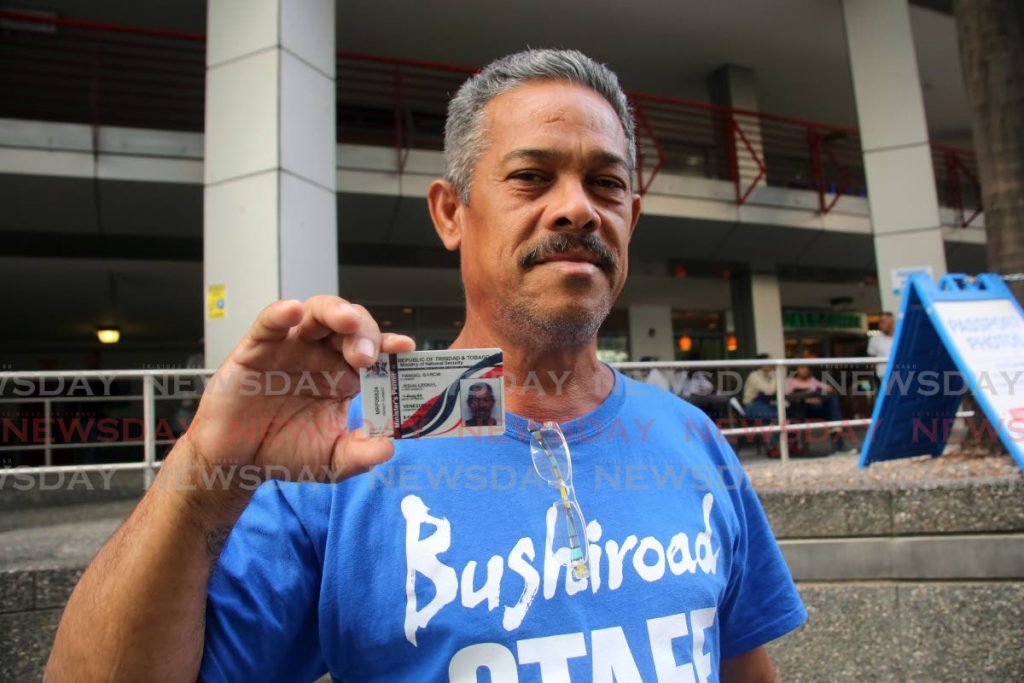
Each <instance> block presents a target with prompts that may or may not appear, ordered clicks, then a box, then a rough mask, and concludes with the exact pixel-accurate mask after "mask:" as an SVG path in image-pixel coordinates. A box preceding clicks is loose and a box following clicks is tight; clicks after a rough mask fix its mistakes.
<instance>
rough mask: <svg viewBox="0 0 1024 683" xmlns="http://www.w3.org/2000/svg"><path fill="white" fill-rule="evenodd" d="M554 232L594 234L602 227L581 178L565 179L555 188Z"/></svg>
mask: <svg viewBox="0 0 1024 683" xmlns="http://www.w3.org/2000/svg"><path fill="white" fill-rule="evenodd" d="M554 201H555V204H554V214H553V215H554V221H553V225H552V229H554V230H576V231H580V232H593V231H594V230H597V229H598V228H599V227H600V225H601V217H600V214H598V212H597V209H596V208H595V206H594V201H593V197H591V196H590V193H588V192H587V188H586V185H585V183H584V181H583V180H582V179H580V178H565V179H563V180H561V181H560V182H559V183H558V186H557V187H556V188H555V199H554Z"/></svg>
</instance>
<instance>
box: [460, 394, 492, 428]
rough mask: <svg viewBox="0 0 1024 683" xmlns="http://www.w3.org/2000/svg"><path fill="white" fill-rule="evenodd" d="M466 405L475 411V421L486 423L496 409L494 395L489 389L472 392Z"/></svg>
mask: <svg viewBox="0 0 1024 683" xmlns="http://www.w3.org/2000/svg"><path fill="white" fill-rule="evenodd" d="M466 403H468V404H469V409H470V410H472V411H473V419H474V420H476V421H478V422H486V421H487V419H488V418H490V417H491V410H492V409H493V408H494V395H493V394H492V393H491V392H490V391H489V390H487V389H477V390H476V391H472V392H470V394H469V398H467V399H466Z"/></svg>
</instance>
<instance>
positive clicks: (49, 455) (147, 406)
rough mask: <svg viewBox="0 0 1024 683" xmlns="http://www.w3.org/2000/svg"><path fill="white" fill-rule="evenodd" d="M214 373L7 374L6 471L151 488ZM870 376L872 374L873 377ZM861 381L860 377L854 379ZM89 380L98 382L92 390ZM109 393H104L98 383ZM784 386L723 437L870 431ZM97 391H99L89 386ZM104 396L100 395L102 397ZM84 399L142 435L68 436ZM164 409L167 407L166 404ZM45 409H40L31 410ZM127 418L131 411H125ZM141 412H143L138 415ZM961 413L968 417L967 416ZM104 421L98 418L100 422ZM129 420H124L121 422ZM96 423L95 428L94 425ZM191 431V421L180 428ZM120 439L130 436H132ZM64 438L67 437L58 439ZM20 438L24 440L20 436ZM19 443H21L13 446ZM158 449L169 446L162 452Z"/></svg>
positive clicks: (761, 362)
mask: <svg viewBox="0 0 1024 683" xmlns="http://www.w3.org/2000/svg"><path fill="white" fill-rule="evenodd" d="M884 362H885V361H880V360H879V359H878V358H859V357H858V358H818V359H805V358H799V359H747V360H709V361H680V362H626V363H616V364H614V366H615V367H616V368H618V369H619V370H621V371H623V372H627V373H629V372H633V371H650V370H651V369H654V368H658V369H668V370H687V371H694V370H715V371H721V370H728V369H737V368H738V369H747V368H756V367H762V366H765V365H771V366H773V367H774V368H775V372H776V377H784V376H785V375H786V370H787V368H793V367H795V366H798V365H808V366H816V367H826V368H832V369H837V370H839V371H850V370H851V369H852V368H862V367H866V368H869V370H870V372H872V373H873V371H874V368H875V366H876V365H878V364H880V363H884ZM213 373H214V370H209V369H205V370H200V369H172V370H165V369H160V370H114V371H103V370H97V371H67V372H0V409H2V410H0V435H2V439H0V462H3V461H4V459H5V457H6V458H7V459H8V460H10V457H11V454H15V453H17V454H21V455H22V456H24V454H26V453H28V454H41V456H42V457H41V458H39V457H36V458H35V460H36V462H35V463H34V464H29V465H24V464H19V465H17V466H13V467H12V466H10V465H5V466H4V467H3V469H2V471H3V472H4V473H7V474H19V473H35V474H51V473H69V472H95V471H106V470H136V471H138V470H141V471H142V472H144V477H145V483H146V484H147V485H148V484H149V483H150V482H151V481H152V478H153V476H154V474H155V472H156V470H157V469H158V468H159V467H160V463H161V457H160V456H161V455H162V454H165V453H166V451H168V450H170V446H173V444H174V442H175V440H176V439H175V438H173V437H172V438H168V435H169V433H170V431H171V430H172V427H171V426H169V421H170V418H169V417H168V415H169V413H170V412H171V411H170V410H168V409H167V408H166V406H171V407H172V408H173V407H174V404H173V403H171V402H176V403H180V402H182V401H185V400H197V399H198V398H199V396H200V395H201V391H202V385H203V384H204V383H205V380H206V379H208V378H209V377H210V376H211V375H212V374H213ZM869 374H870V373H869ZM854 379H856V378H854ZM90 382H91V383H92V384H91V385H90ZM115 382H130V383H135V384H139V385H141V393H139V392H137V391H134V390H132V391H125V392H124V393H119V391H117V390H112V387H114V386H115V385H114V383H115ZM58 384H59V385H60V386H61V387H63V388H66V389H67V390H66V391H64V392H63V395H58V392H57V390H56V389H55V388H54V387H55V386H56V385H58ZM100 384H101V385H102V389H99V390H97V388H98V386H99V385H100ZM785 384H786V383H785V382H784V381H783V382H776V387H777V390H776V396H775V399H776V421H775V423H774V424H758V423H756V422H755V424H753V425H750V424H745V425H742V426H727V425H726V426H725V428H724V429H722V430H721V431H722V434H723V435H725V436H726V437H740V436H753V435H757V434H761V435H770V434H775V433H780V434H781V435H782V438H780V439H779V449H780V461H781V463H782V464H783V465H786V464H788V462H789V457H790V451H789V444H788V438H786V436H785V435H787V434H789V433H797V434H798V433H800V432H804V431H807V430H812V429H829V430H831V429H839V428H852V427H866V426H867V425H869V424H870V422H871V420H870V419H869V418H857V419H843V420H838V421H831V422H829V421H816V422H801V423H796V422H793V421H792V420H790V419H788V418H787V414H786V393H785ZM89 386H91V387H92V389H87V387H89ZM97 393H98V394H100V395H99V396H97V395H96V394H97ZM83 402H97V403H98V402H106V403H108V404H110V403H116V404H122V405H123V404H135V405H136V406H137V407H138V406H141V421H140V422H139V427H140V430H139V433H138V434H135V435H132V436H131V437H130V438H123V439H117V438H108V439H106V440H103V441H99V440H95V439H93V440H89V439H88V438H79V439H77V440H74V439H68V438H67V436H68V435H69V434H77V435H78V436H80V437H83V435H84V434H86V433H87V432H88V431H89V430H88V429H86V428H83V427H82V425H81V424H80V423H79V424H77V426H71V427H69V425H68V423H65V422H62V421H61V420H62V418H63V417H70V419H71V420H81V419H83V418H82V416H81V414H80V412H76V413H74V414H71V415H70V416H68V413H67V411H62V410H61V409H60V408H61V406H66V405H68V404H72V405H73V406H74V407H75V410H76V411H80V408H79V406H81V405H82V404H83ZM10 406H19V407H21V408H22V411H21V412H20V413H10V412H8V408H9V407H10ZM162 406H163V407H162ZM33 407H38V408H39V409H41V410H39V411H33V410H31V409H32V408H33ZM125 414H127V413H125ZM134 414H136V415H137V414H138V411H137V410H136V412H135V413H134ZM960 416H968V414H967V413H963V414H961V415H960ZM96 419H98V418H96ZM122 419H124V418H123V417H122ZM93 426H95V425H93ZM176 426H177V427H180V428H181V431H184V428H185V427H186V426H187V424H186V423H179V424H178V425H176ZM111 433H114V434H127V431H124V432H117V431H116V430H113V431H112V432H111ZM61 436H63V437H65V438H63V439H61V438H58V437H61ZM15 437H17V439H15ZM12 439H15V440H17V441H18V442H17V443H12ZM139 446H141V448H142V453H141V458H139V459H138V460H135V461H129V462H109V463H70V464H55V463H54V460H55V458H54V456H55V454H58V453H64V454H71V453H74V452H75V451H79V452H82V451H83V450H86V449H94V448H97V447H100V448H103V449H105V450H106V451H107V452H114V451H115V450H116V449H125V448H131V447H134V448H135V449H138V447H139ZM159 447H166V448H165V449H164V452H163V453H161V452H160V451H159V450H158V449H159Z"/></svg>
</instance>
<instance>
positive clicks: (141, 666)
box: [45, 439, 252, 681]
mask: <svg viewBox="0 0 1024 683" xmlns="http://www.w3.org/2000/svg"><path fill="white" fill-rule="evenodd" d="M198 466H200V465H199V463H198V462H197V460H196V458H195V453H194V451H193V450H192V448H191V447H190V445H189V443H188V440H187V439H182V440H180V441H179V442H178V444H177V445H176V446H175V447H174V450H173V451H172V453H171V454H170V456H168V459H167V460H166V461H165V465H164V467H163V468H162V470H161V472H160V475H159V476H158V478H157V479H156V481H155V482H154V484H153V486H151V487H150V490H149V492H148V493H147V494H146V495H145V497H143V499H142V501H140V503H139V505H138V506H137V507H136V508H135V510H134V511H133V512H132V514H131V516H130V517H129V518H128V520H127V521H125V523H124V524H123V525H122V526H121V528H120V529H118V531H117V533H115V534H114V536H113V537H111V539H110V540H109V541H107V543H106V544H105V545H104V547H103V549H102V550H101V551H100V552H99V554H98V555H97V556H96V559H95V560H94V561H93V562H92V563H91V564H90V565H89V568H88V569H87V570H86V572H85V574H83V575H82V578H81V580H80V581H79V583H78V586H77V587H76V588H75V591H74V593H72V595H71V598H70V599H69V600H68V604H67V606H66V607H65V611H64V616H63V617H62V619H61V623H60V628H59V629H58V631H57V636H56V639H55V640H54V646H53V651H52V652H51V655H50V661H49V662H48V663H47V667H46V675H45V680H47V681H68V680H159V681H165V680H182V681H195V680H196V677H197V675H198V673H199V665H200V662H201V660H202V654H203V636H204V618H203V617H204V613H205V609H206V587H207V583H208V581H209V578H210V572H211V570H212V567H213V566H214V564H215V563H216V561H217V557H218V555H219V554H220V550H221V548H222V547H223V545H224V541H225V540H226V539H227V536H228V533H229V532H230V530H231V527H232V526H233V525H234V523H235V521H236V520H237V519H238V517H239V515H240V514H241V513H242V511H243V510H244V509H245V506H246V504H247V503H248V500H249V498H250V496H251V495H252V492H251V491H243V490H239V489H237V488H233V489H228V490H223V489H217V488H216V487H214V488H204V487H202V486H199V485H198V481H199V477H198V476H196V475H197V472H196V469H195V468H196V467H198Z"/></svg>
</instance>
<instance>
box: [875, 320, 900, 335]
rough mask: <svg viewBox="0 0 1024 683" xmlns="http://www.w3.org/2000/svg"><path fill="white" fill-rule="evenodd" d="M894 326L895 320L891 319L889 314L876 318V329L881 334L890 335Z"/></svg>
mask: <svg viewBox="0 0 1024 683" xmlns="http://www.w3.org/2000/svg"><path fill="white" fill-rule="evenodd" d="M895 326H896V321H895V320H893V317H892V316H891V315H883V316H882V317H881V318H879V319H878V329H879V330H880V331H881V332H882V334H886V335H889V336H890V337H891V336H892V330H893V328H894V327H895Z"/></svg>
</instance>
